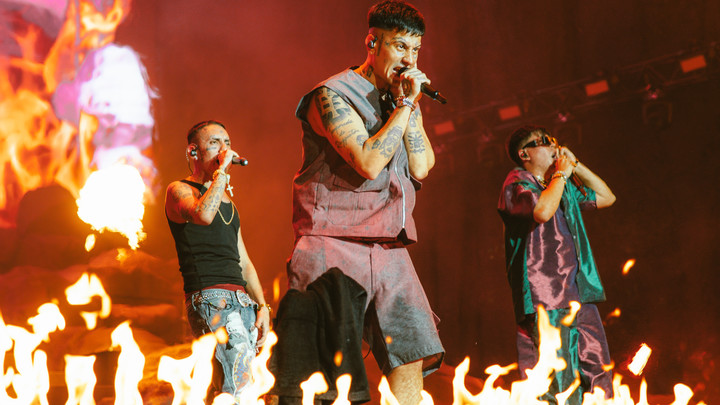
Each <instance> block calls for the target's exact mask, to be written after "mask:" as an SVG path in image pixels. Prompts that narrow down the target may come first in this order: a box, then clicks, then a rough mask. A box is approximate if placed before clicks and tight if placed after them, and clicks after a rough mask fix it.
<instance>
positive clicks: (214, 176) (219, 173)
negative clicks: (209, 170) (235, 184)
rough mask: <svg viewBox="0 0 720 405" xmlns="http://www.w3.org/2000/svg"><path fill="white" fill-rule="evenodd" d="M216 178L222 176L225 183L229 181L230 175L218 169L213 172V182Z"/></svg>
mask: <svg viewBox="0 0 720 405" xmlns="http://www.w3.org/2000/svg"><path fill="white" fill-rule="evenodd" d="M218 176H223V177H224V178H225V181H226V182H229V181H230V175H229V174H227V173H225V172H224V171H222V170H220V169H217V170H215V172H214V173H213V180H215V179H217V178H218Z"/></svg>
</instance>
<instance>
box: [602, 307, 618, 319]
mask: <svg viewBox="0 0 720 405" xmlns="http://www.w3.org/2000/svg"><path fill="white" fill-rule="evenodd" d="M620 315H622V311H620V308H615V310H613V311H612V312H610V313H609V314H607V316H606V317H605V321H608V320H610V319H612V318H620Z"/></svg>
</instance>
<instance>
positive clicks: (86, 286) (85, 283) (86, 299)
mask: <svg viewBox="0 0 720 405" xmlns="http://www.w3.org/2000/svg"><path fill="white" fill-rule="evenodd" d="M65 296H66V297H67V301H68V303H70V305H87V304H89V303H90V302H91V300H92V297H95V296H98V297H100V298H101V299H102V306H101V307H100V311H95V312H85V311H82V312H80V315H81V316H82V317H83V319H85V325H86V326H87V328H88V329H95V326H97V318H98V316H99V317H100V318H107V317H108V316H110V307H111V306H112V303H111V301H110V296H109V295H108V294H107V293H106V292H105V288H103V285H102V283H101V282H100V279H99V278H98V277H97V276H96V275H95V274H91V275H88V274H87V273H83V274H82V276H80V278H79V279H78V281H77V282H75V284H73V285H71V286H70V287H68V288H66V289H65Z"/></svg>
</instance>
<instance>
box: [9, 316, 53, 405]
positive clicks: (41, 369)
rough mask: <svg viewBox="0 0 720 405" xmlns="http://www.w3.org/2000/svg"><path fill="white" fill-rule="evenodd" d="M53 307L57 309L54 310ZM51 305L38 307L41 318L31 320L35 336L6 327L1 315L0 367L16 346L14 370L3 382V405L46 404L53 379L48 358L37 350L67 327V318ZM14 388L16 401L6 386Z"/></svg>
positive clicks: (25, 331) (18, 328)
mask: <svg viewBox="0 0 720 405" xmlns="http://www.w3.org/2000/svg"><path fill="white" fill-rule="evenodd" d="M53 307H54V308H53ZM56 309H57V306H56V305H55V304H52V303H47V304H43V305H41V306H40V308H38V315H37V316H35V317H32V318H30V319H29V320H28V323H30V324H31V325H32V326H33V330H34V331H35V333H30V332H28V331H27V330H25V329H23V328H21V327H18V326H13V325H5V322H4V321H3V319H2V316H1V315H0V348H3V349H5V350H3V351H2V354H1V355H0V360H2V361H0V365H2V364H4V353H5V352H6V351H8V350H9V349H10V348H12V347H13V346H14V350H13V354H14V358H15V369H16V370H17V371H16V370H13V369H12V368H8V370H7V372H6V373H4V374H3V375H2V376H1V377H0V379H1V381H0V383H1V384H0V386H2V387H4V388H5V389H3V390H1V391H0V403H2V404H15V403H16V404H34V403H40V404H47V403H48V401H47V394H48V391H49V390H50V376H49V373H48V368H47V355H46V354H45V352H44V351H42V350H36V349H37V347H38V346H39V345H40V343H41V342H42V341H43V340H44V339H47V336H48V334H49V333H51V332H54V331H56V330H57V329H63V328H64V327H65V319H64V318H63V317H62V315H60V312H59V311H57V310H56ZM10 386H12V388H13V390H14V391H15V394H16V398H12V397H10V396H9V395H8V394H7V391H6V389H7V387H10Z"/></svg>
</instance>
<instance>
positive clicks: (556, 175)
mask: <svg viewBox="0 0 720 405" xmlns="http://www.w3.org/2000/svg"><path fill="white" fill-rule="evenodd" d="M558 177H559V178H562V179H563V180H564V181H566V182H567V175H566V174H565V172H563V171H561V170H558V171H557V172H555V173H554V174H553V175H552V177H550V181H552V180H554V179H557V178H558Z"/></svg>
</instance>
